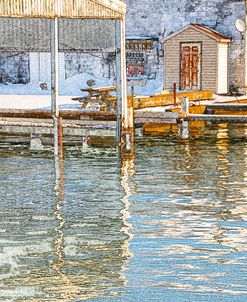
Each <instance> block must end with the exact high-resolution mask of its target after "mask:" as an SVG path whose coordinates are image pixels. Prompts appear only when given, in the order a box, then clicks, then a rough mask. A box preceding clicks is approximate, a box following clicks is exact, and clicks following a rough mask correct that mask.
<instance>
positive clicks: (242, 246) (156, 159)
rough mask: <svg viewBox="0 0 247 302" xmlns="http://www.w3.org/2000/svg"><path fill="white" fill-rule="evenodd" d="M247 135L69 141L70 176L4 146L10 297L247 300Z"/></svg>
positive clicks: (1, 234)
mask: <svg viewBox="0 0 247 302" xmlns="http://www.w3.org/2000/svg"><path fill="white" fill-rule="evenodd" d="M246 137H247V130H246V128H241V129H238V128H231V129H228V128H227V127H226V126H224V125H223V126H215V127H212V128H211V130H210V131H209V132H208V133H201V136H200V137H198V138H197V139H195V140H190V141H189V142H178V141H177V140H176V139H174V138H172V137H171V138H168V139H166V140H164V139H163V138H162V137H160V138H143V139H139V140H138V141H137V145H136V154H135V158H134V157H129V158H125V159H122V162H121V163H120V162H119V160H118V157H117V153H116V151H115V150H114V149H89V150H88V151H87V152H85V151H84V152H80V151H76V152H75V151H70V150H67V152H66V159H65V162H64V167H62V166H61V171H62V170H64V177H63V175H62V177H61V179H60V180H59V181H55V177H54V171H53V160H52V158H51V157H50V155H48V156H47V155H46V154H34V153H32V154H30V153H29V152H27V151H25V150H24V151H23V148H19V149H18V148H17V150H14V151H11V150H6V148H2V150H1V151H0V201H1V202H0V301H16V302H17V301H18V302H20V301H22V302H23V301H35V302H39V301H51V302H56V301H97V302H100V301H117V302H118V301H124V302H125V301H126V302H132V301H147V302H148V301H165V302H173V301H175V302H187V301H207V302H218V301H231V302H232V301H234V302H245V301H247V289H246V284H247V261H246V260H247V244H246V241H247V187H246V185H247V139H246ZM21 152H22V153H21ZM54 188H55V191H54Z"/></svg>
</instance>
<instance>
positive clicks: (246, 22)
mask: <svg viewBox="0 0 247 302" xmlns="http://www.w3.org/2000/svg"><path fill="white" fill-rule="evenodd" d="M245 94H246V95H247V0H245Z"/></svg>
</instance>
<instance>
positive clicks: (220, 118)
mask: <svg viewBox="0 0 247 302" xmlns="http://www.w3.org/2000/svg"><path fill="white" fill-rule="evenodd" d="M186 119H187V120H188V121H210V122H214V123H221V122H226V123H227V122H229V123H247V115H245V116H243V115H215V114H189V115H188V116H187V118H186Z"/></svg>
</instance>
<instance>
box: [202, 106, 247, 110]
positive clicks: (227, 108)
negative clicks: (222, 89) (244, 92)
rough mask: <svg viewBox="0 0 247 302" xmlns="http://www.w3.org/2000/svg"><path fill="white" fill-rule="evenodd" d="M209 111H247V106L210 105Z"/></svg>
mask: <svg viewBox="0 0 247 302" xmlns="http://www.w3.org/2000/svg"><path fill="white" fill-rule="evenodd" d="M206 108H207V109H210V110H234V111H244V110H245V111H246V110H247V104H208V105H206Z"/></svg>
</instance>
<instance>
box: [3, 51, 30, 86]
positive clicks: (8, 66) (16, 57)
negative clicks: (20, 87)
mask: <svg viewBox="0 0 247 302" xmlns="http://www.w3.org/2000/svg"><path fill="white" fill-rule="evenodd" d="M0 76H4V78H5V80H6V81H7V82H10V83H13V84H27V83H29V81H30V74H29V55H28V54H27V53H16V52H0Z"/></svg>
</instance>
